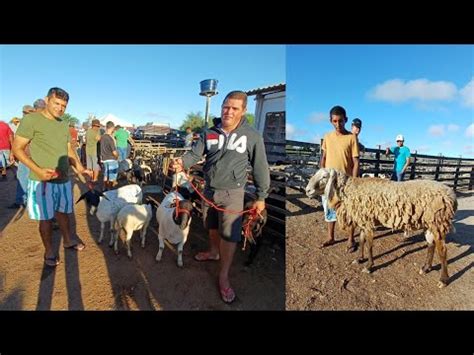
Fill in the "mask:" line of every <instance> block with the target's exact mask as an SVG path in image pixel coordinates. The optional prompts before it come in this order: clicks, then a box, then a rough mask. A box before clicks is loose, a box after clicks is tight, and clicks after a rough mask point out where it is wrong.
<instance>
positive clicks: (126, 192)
mask: <svg viewBox="0 0 474 355" xmlns="http://www.w3.org/2000/svg"><path fill="white" fill-rule="evenodd" d="M83 199H85V200H86V202H87V204H88V205H89V206H90V211H89V212H90V214H91V215H94V213H95V215H96V217H97V219H98V220H99V222H100V236H99V240H98V242H99V243H102V239H103V238H104V229H105V223H106V222H110V243H109V246H112V245H113V241H114V238H113V231H114V224H115V218H116V217H117V214H118V212H119V211H120V209H121V208H122V207H123V206H125V205H127V204H133V203H138V204H140V203H142V189H141V188H140V186H138V185H125V186H122V187H120V188H118V189H116V190H109V191H105V192H100V191H97V190H89V191H87V192H86V193H84V194H82V195H81V197H80V198H79V199H78V200H77V202H76V203H78V202H79V201H81V200H83Z"/></svg>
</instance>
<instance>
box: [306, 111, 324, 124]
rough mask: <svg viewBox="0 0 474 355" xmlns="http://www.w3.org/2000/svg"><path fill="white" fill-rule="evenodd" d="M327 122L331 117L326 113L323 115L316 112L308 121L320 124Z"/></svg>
mask: <svg viewBox="0 0 474 355" xmlns="http://www.w3.org/2000/svg"><path fill="white" fill-rule="evenodd" d="M326 120H328V121H329V117H328V116H327V115H326V114H325V113H321V112H314V113H312V114H311V115H310V116H309V117H308V119H307V121H309V122H311V123H319V122H324V121H326Z"/></svg>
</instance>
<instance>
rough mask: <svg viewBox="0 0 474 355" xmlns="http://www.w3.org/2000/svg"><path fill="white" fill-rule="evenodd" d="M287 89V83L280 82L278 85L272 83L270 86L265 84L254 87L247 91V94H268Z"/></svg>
mask: <svg viewBox="0 0 474 355" xmlns="http://www.w3.org/2000/svg"><path fill="white" fill-rule="evenodd" d="M285 90H286V84H285V83H280V84H276V85H270V86H264V87H261V88H256V89H252V90H249V91H246V94H247V95H248V96H252V95H257V94H268V93H271V92H280V91H285Z"/></svg>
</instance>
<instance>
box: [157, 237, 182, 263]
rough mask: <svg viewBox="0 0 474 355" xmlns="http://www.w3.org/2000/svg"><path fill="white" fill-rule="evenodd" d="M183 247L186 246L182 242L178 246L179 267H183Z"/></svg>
mask: <svg viewBox="0 0 474 355" xmlns="http://www.w3.org/2000/svg"><path fill="white" fill-rule="evenodd" d="M183 246H184V242H181V243H179V244H178V266H179V267H183ZM160 248H161V246H160Z"/></svg>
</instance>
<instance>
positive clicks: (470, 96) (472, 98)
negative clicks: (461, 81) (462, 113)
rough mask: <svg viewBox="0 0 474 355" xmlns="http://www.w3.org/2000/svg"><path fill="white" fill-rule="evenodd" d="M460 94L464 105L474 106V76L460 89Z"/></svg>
mask: <svg viewBox="0 0 474 355" xmlns="http://www.w3.org/2000/svg"><path fill="white" fill-rule="evenodd" d="M459 94H460V95H461V100H462V103H463V105H464V106H468V107H474V78H472V79H471V81H470V82H468V83H467V84H466V86H465V87H463V88H462V89H461V90H459Z"/></svg>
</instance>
